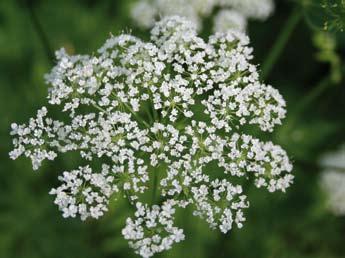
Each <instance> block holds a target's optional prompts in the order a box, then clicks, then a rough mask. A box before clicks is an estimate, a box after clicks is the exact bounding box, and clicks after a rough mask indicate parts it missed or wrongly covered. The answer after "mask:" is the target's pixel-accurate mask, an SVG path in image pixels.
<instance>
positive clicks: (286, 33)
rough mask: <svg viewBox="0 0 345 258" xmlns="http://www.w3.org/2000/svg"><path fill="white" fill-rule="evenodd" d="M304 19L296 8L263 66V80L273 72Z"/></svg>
mask: <svg viewBox="0 0 345 258" xmlns="http://www.w3.org/2000/svg"><path fill="white" fill-rule="evenodd" d="M301 17H302V12H301V10H299V8H295V9H294V10H293V11H292V13H291V14H290V17H289V18H288V20H287V21H286V23H285V25H284V27H283V30H282V31H281V32H280V34H279V36H278V39H277V41H276V42H275V43H274V45H273V47H272V49H271V51H270V52H269V54H268V56H267V58H266V60H265V62H264V63H263V65H262V71H261V78H262V80H264V79H266V78H267V77H268V75H269V73H270V72H271V70H272V68H273V66H274V64H275V63H276V62H277V60H278V59H279V57H280V55H281V53H282V51H283V50H284V48H285V46H286V44H287V42H288V40H289V38H290V36H291V34H292V32H293V31H294V29H295V27H296V26H297V24H298V22H299V20H300V19H301Z"/></svg>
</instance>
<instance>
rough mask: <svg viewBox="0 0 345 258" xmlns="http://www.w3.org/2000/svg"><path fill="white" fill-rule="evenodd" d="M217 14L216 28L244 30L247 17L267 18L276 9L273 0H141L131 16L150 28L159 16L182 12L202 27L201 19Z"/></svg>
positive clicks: (139, 24)
mask: <svg viewBox="0 0 345 258" xmlns="http://www.w3.org/2000/svg"><path fill="white" fill-rule="evenodd" d="M217 9H220V11H219V12H218V13H216V16H215V21H214V30H215V31H225V30H228V29H238V30H241V31H244V30H245V29H246V25H247V19H249V18H253V19H259V20H265V19H266V18H267V17H268V16H269V15H270V14H271V13H272V12H273V9H274V3H273V0H138V1H137V2H135V4H134V5H133V8H132V10H131V17H132V18H133V20H134V21H135V22H136V24H138V26H140V27H142V28H151V27H152V26H153V25H154V24H155V21H156V20H157V19H159V18H160V17H166V16H171V15H179V16H183V17H186V18H188V19H189V20H190V21H192V22H194V23H195V24H196V26H197V28H201V26H202V19H203V18H205V17H209V16H211V14H212V13H213V12H214V10H217Z"/></svg>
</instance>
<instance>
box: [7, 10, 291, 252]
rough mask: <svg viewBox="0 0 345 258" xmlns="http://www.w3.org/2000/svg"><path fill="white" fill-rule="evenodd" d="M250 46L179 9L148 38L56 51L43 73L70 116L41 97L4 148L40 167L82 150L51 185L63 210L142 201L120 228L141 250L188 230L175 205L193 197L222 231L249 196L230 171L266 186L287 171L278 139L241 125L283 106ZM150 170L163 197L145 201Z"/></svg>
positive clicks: (273, 119)
mask: <svg viewBox="0 0 345 258" xmlns="http://www.w3.org/2000/svg"><path fill="white" fill-rule="evenodd" d="M248 44H249V39H248V37H247V36H245V34H243V33H242V32H240V31H232V30H228V31H226V32H223V33H220V32H218V33H216V34H215V35H212V36H211V37H210V38H209V39H208V41H204V40H203V39H202V38H201V37H199V36H198V35H197V31H196V27H195V25H194V24H193V23H192V22H190V21H187V20H185V19H184V18H180V17H178V16H174V17H167V18H164V19H163V20H162V21H161V22H158V23H157V24H156V25H155V27H154V28H153V29H152V31H151V42H144V41H142V40H140V39H138V38H135V37H133V36H131V35H120V36H117V37H111V38H110V39H108V40H107V41H106V42H105V44H104V45H103V46H102V47H101V48H100V49H99V50H98V52H97V54H95V55H93V56H69V55H67V53H66V52H65V51H59V52H58V53H57V59H58V62H57V65H56V66H55V67H54V68H53V70H52V71H51V73H50V74H49V75H47V76H46V80H47V82H48V83H49V84H50V88H49V93H48V101H49V103H50V104H51V105H55V106H57V107H58V108H60V109H61V111H62V112H63V113H64V114H67V115H65V122H60V121H58V120H53V119H51V118H49V117H48V110H47V108H45V107H43V108H42V109H40V110H39V111H38V113H37V116H36V117H35V118H31V119H30V121H29V123H28V124H23V125H17V124H13V125H12V132H11V134H12V135H13V136H14V139H13V144H14V150H13V151H12V152H11V153H10V156H11V158H13V159H16V158H18V157H19V156H21V155H24V156H26V157H29V158H30V159H31V160H32V164H33V168H34V169H38V168H39V166H40V165H41V163H42V161H43V160H45V159H48V160H53V159H54V158H55V157H56V156H57V155H59V154H64V153H69V152H74V153H77V154H79V156H80V157H81V158H82V162H83V165H82V166H80V167H78V168H77V169H75V170H72V171H70V172H68V171H65V172H63V173H62V176H60V177H59V180H60V181H61V185H60V186H58V187H57V188H53V189H52V190H51V192H50V193H51V194H52V195H55V203H56V204H57V205H58V207H59V209H60V210H61V211H62V214H63V216H64V217H76V216H79V217H80V218H81V219H82V220H85V219H87V218H90V217H91V218H99V217H100V216H102V215H103V214H104V213H105V212H106V211H107V209H108V207H107V206H108V204H109V200H110V199H116V198H119V197H124V198H126V199H128V200H129V202H130V203H131V204H132V205H133V206H135V207H136V208H137V211H136V213H135V218H129V219H128V220H127V223H126V227H125V228H124V229H123V231H122V233H123V235H124V237H125V238H126V239H128V240H129V243H130V246H131V247H133V248H134V249H135V251H136V252H137V253H139V254H140V255H141V256H143V257H150V256H152V255H153V254H155V253H157V252H161V251H163V250H166V249H169V248H171V246H172V245H173V244H174V243H177V242H180V241H182V240H183V239H184V234H183V230H182V229H179V228H178V227H176V226H175V225H174V223H173V220H174V214H175V211H176V209H183V208H186V207H187V206H190V207H192V209H193V210H194V212H193V214H194V215H195V216H199V217H201V218H202V219H204V220H205V221H207V222H208V224H209V225H210V227H211V228H214V229H219V230H220V231H221V232H223V233H226V232H228V231H229V230H231V229H232V228H233V227H235V226H236V227H238V228H241V227H242V226H243V223H244V221H245V216H244V209H246V208H248V207H249V201H248V200H247V197H246V195H245V192H244V190H243V189H242V186H241V185H240V184H238V183H237V184H235V183H234V182H235V181H236V179H235V178H236V177H240V178H243V179H244V180H245V179H250V178H252V179H253V182H254V184H255V186H256V187H259V188H260V187H261V188H266V189H267V190H268V191H270V192H274V191H277V190H280V191H285V190H286V189H287V188H288V187H289V186H290V185H291V183H292V181H293V176H292V175H291V173H290V172H291V170H292V165H291V163H290V161H289V159H288V157H287V154H286V152H285V151H284V150H283V149H282V148H281V147H280V146H277V145H274V144H273V143H272V142H263V141H261V140H259V139H256V138H255V137H253V136H250V135H247V134H245V133H243V127H244V126H248V125H251V126H254V127H257V128H258V129H259V130H262V131H268V132H272V131H273V129H274V127H275V126H276V125H279V124H281V122H282V119H283V118H284V116H285V102H284V100H283V98H282V96H281V95H280V94H279V92H278V91H277V90H276V89H274V88H273V87H272V86H269V85H265V84H262V83H261V82H260V81H259V75H258V72H257V68H256V66H255V65H253V64H251V62H250V60H251V59H252V58H253V57H252V49H251V48H250V47H249V46H248ZM215 166H217V167H218V170H219V171H221V172H223V174H222V175H220V176H221V178H218V179H217V178H215V177H216V175H215V173H213V172H214V171H213V170H212V169H211V167H215ZM157 173H159V177H158V178H159V180H158V179H157V180H158V182H157V185H158V186H157V189H156V190H157V195H158V194H159V197H160V200H161V201H162V204H161V205H157V203H155V202H154V201H153V203H150V204H146V203H145V200H146V199H145V198H144V197H143V196H144V195H143V193H145V192H147V190H148V188H149V187H150V184H149V182H150V181H151V180H150V179H153V178H154V177H156V175H157ZM237 181H238V180H237ZM240 181H241V180H240ZM240 181H239V182H240ZM151 190H152V189H151ZM146 201H147V200H146Z"/></svg>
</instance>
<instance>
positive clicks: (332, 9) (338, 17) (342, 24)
mask: <svg viewBox="0 0 345 258" xmlns="http://www.w3.org/2000/svg"><path fill="white" fill-rule="evenodd" d="M301 4H302V6H303V7H304V8H305V10H306V14H307V18H308V20H309V22H310V23H311V24H312V25H313V26H316V27H319V28H321V29H323V30H325V31H330V32H337V31H340V32H343V31H344V29H345V1H344V0H302V1H301Z"/></svg>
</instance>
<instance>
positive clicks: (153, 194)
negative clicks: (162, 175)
mask: <svg viewBox="0 0 345 258" xmlns="http://www.w3.org/2000/svg"><path fill="white" fill-rule="evenodd" d="M152 187H153V188H152V204H155V202H156V195H157V187H158V174H157V170H156V169H154V170H153V184H152Z"/></svg>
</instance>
